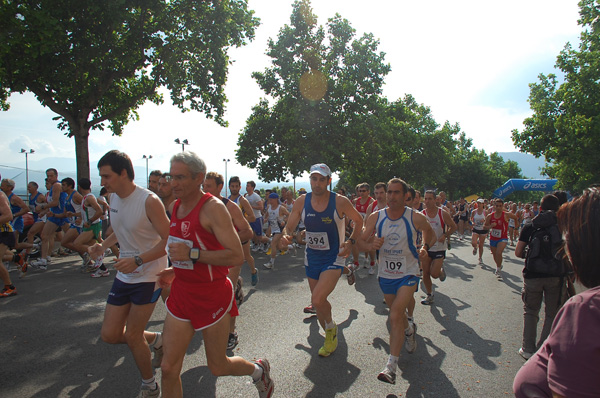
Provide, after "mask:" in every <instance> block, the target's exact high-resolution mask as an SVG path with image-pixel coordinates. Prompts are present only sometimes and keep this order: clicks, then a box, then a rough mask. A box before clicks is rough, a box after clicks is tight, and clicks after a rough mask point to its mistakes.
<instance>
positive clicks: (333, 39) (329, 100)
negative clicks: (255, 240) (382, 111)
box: [236, 0, 390, 181]
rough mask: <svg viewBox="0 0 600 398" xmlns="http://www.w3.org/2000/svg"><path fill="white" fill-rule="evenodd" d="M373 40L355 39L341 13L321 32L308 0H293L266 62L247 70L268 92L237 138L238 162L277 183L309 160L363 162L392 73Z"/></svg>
mask: <svg viewBox="0 0 600 398" xmlns="http://www.w3.org/2000/svg"><path fill="white" fill-rule="evenodd" d="M378 45H379V42H378V41H377V40H376V39H374V37H373V35H371V34H365V35H363V36H362V37H360V38H356V37H355V30H354V29H353V28H352V27H351V26H350V23H349V22H348V21H347V20H345V19H343V18H342V17H341V16H340V15H335V16H334V17H333V18H331V19H329V20H328V23H327V29H326V30H325V28H323V27H322V26H318V24H317V17H316V16H315V15H314V14H313V11H312V9H311V6H310V1H308V0H299V1H296V2H295V3H294V5H293V11H292V15H291V20H290V24H289V25H284V26H283V27H282V28H281V30H280V32H279V36H278V38H277V41H274V40H272V39H271V40H269V44H268V51H267V55H268V56H269V57H270V58H271V63H272V65H271V66H270V67H268V68H266V70H265V71H264V72H255V73H254V74H253V77H254V78H255V79H256V81H257V82H258V84H259V86H260V88H261V89H262V90H263V91H264V92H265V94H266V98H263V99H261V100H260V102H259V103H258V104H257V105H255V106H254V107H253V109H252V114H251V116H250V117H249V118H248V120H247V123H246V127H245V128H244V130H243V132H242V133H241V134H240V136H239V139H238V146H239V148H238V150H237V155H236V157H237V160H238V162H240V164H243V165H246V166H249V167H252V168H256V169H257V171H258V175H259V177H260V178H261V179H262V180H264V181H274V180H276V181H283V180H286V178H287V176H288V175H290V174H291V175H292V176H294V177H295V176H299V175H301V174H302V173H303V172H304V171H306V170H308V168H309V167H310V165H311V164H314V163H319V162H327V164H328V165H329V166H330V167H331V168H332V169H333V170H337V171H340V170H343V169H344V168H345V166H346V165H348V164H349V163H351V162H357V161H362V160H363V159H364V153H365V151H368V150H369V148H370V146H371V145H372V144H373V140H372V134H373V132H374V129H375V128H376V122H375V121H374V119H373V117H372V115H373V113H375V112H377V110H378V109H379V107H380V106H381V90H382V85H383V79H384V77H385V76H386V75H387V73H388V72H389V71H390V67H389V65H388V64H386V63H385V62H384V54H383V53H381V52H377V47H378Z"/></svg>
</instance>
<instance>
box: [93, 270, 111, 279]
mask: <svg viewBox="0 0 600 398" xmlns="http://www.w3.org/2000/svg"><path fill="white" fill-rule="evenodd" d="M109 275H110V271H109V270H107V269H105V270H101V269H100V268H98V269H97V270H96V272H93V273H92V274H91V275H90V276H91V277H92V278H102V277H105V276H109Z"/></svg>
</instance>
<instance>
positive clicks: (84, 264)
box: [81, 252, 92, 267]
mask: <svg viewBox="0 0 600 398" xmlns="http://www.w3.org/2000/svg"><path fill="white" fill-rule="evenodd" d="M81 261H82V265H81V266H82V267H87V266H88V265H90V264H91V262H92V259H91V257H90V254H89V253H88V252H85V253H83V254H82V255H81Z"/></svg>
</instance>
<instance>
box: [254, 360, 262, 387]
mask: <svg viewBox="0 0 600 398" xmlns="http://www.w3.org/2000/svg"><path fill="white" fill-rule="evenodd" d="M262 375H263V368H261V367H260V366H258V364H256V363H255V364H254V372H252V380H253V381H254V382H255V383H256V382H257V381H259V380H260V378H261V377H262Z"/></svg>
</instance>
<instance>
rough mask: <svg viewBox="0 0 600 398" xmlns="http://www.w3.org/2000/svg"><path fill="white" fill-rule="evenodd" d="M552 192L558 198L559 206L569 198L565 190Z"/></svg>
mask: <svg viewBox="0 0 600 398" xmlns="http://www.w3.org/2000/svg"><path fill="white" fill-rule="evenodd" d="M552 194H553V195H554V196H556V197H557V198H558V206H559V207H560V206H561V205H562V204H563V203H567V202H568V201H569V198H568V196H567V192H565V191H554V192H553V193H552ZM542 200H543V199H542Z"/></svg>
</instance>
